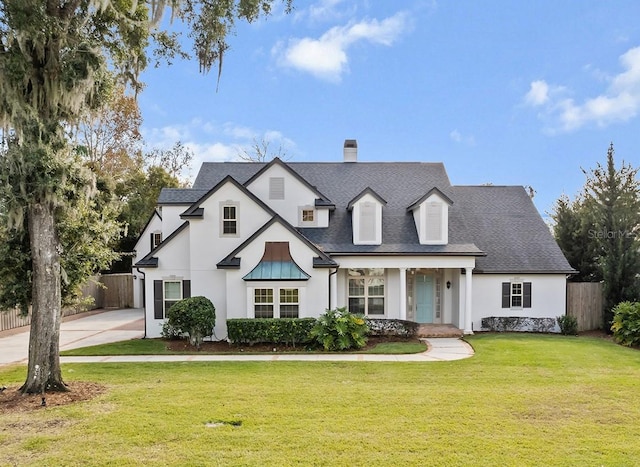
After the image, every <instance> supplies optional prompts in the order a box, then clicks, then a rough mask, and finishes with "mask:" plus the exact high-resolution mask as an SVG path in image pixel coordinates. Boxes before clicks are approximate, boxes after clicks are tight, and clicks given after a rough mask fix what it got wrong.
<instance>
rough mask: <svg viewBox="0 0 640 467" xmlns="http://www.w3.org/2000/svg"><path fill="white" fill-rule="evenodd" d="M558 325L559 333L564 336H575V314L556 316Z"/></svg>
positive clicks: (576, 323)
mask: <svg viewBox="0 0 640 467" xmlns="http://www.w3.org/2000/svg"><path fill="white" fill-rule="evenodd" d="M556 319H557V320H558V326H560V334H564V335H565V336H577V335H578V320H577V319H576V317H575V316H569V315H564V316H558V318H556Z"/></svg>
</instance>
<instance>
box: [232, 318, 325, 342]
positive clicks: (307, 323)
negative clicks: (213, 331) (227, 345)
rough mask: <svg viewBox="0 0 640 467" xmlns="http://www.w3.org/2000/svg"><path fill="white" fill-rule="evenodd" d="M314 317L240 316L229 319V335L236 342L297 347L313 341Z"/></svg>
mask: <svg viewBox="0 0 640 467" xmlns="http://www.w3.org/2000/svg"><path fill="white" fill-rule="evenodd" d="M315 322H316V320H315V319H314V318H239V319H228V320H227V337H228V339H229V341H231V342H233V343H234V344H249V345H253V344H258V343H270V344H283V345H290V346H292V347H295V346H296V345H297V344H308V343H309V342H311V337H310V336H309V332H310V331H311V329H312V328H313V326H314V324H315Z"/></svg>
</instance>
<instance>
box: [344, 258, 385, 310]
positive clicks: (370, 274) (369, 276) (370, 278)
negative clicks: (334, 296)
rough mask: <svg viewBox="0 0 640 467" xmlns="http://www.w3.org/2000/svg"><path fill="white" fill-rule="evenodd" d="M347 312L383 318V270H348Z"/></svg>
mask: <svg viewBox="0 0 640 467" xmlns="http://www.w3.org/2000/svg"><path fill="white" fill-rule="evenodd" d="M348 281H349V283H348V293H349V311H350V312H351V313H360V314H363V315H366V316H384V269H382V268H370V269H349V271H348Z"/></svg>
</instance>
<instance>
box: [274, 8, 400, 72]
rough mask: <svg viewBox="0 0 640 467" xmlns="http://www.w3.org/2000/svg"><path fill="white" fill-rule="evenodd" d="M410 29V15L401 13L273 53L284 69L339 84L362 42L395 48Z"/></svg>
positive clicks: (281, 46) (336, 30)
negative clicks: (350, 53)
mask: <svg viewBox="0 0 640 467" xmlns="http://www.w3.org/2000/svg"><path fill="white" fill-rule="evenodd" d="M410 25H411V21H410V17H409V15H408V14H407V13H406V12H399V13H396V14H395V15H393V16H390V17H389V18H385V19H384V20H382V21H378V20H377V19H373V20H362V21H360V22H358V23H350V24H348V25H346V26H336V27H333V28H331V29H329V30H328V31H327V32H325V33H324V34H323V35H322V36H321V37H320V38H319V39H314V38H309V37H305V38H302V39H291V40H290V41H289V42H288V43H287V45H286V46H285V45H284V44H283V43H280V44H278V45H276V47H274V49H273V51H272V53H273V54H274V55H275V56H276V57H277V59H278V63H279V64H280V65H282V66H285V67H290V68H295V69H298V70H301V71H304V72H307V73H311V74H312V75H314V76H316V77H318V78H321V79H326V80H328V81H333V82H338V81H340V78H341V76H342V74H343V73H344V72H345V71H346V70H347V66H348V62H349V59H348V56H347V51H348V49H349V47H351V46H352V45H353V44H355V43H357V42H360V41H365V42H370V43H373V44H381V45H385V46H391V45H393V43H394V42H395V41H396V40H397V39H398V38H399V37H400V35H401V34H402V33H404V32H406V31H407V30H408V29H410Z"/></svg>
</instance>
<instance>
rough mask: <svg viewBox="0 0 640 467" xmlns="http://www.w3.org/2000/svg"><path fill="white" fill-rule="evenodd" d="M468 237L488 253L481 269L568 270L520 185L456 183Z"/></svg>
mask: <svg viewBox="0 0 640 467" xmlns="http://www.w3.org/2000/svg"><path fill="white" fill-rule="evenodd" d="M453 188H454V193H455V194H454V199H455V200H457V202H458V203H459V204H460V205H461V206H463V207H464V208H463V210H464V217H465V220H466V224H467V228H468V232H469V234H470V235H471V240H472V241H473V242H474V243H475V244H476V245H478V247H480V248H481V249H482V250H483V251H484V252H486V253H487V256H486V257H485V258H478V260H477V261H476V268H477V269H478V270H479V271H482V272H519V271H522V272H530V273H535V272H539V273H542V272H567V273H569V272H571V271H572V268H571V266H570V265H569V263H568V261H567V260H566V258H565V257H564V255H563V254H562V251H561V250H560V247H559V246H558V244H557V243H556V241H555V239H554V238H553V235H552V234H551V231H550V229H549V227H548V226H547V225H546V224H545V222H544V221H543V220H542V217H540V214H539V213H538V210H537V209H536V207H535V206H534V204H533V201H532V200H531V198H530V197H529V195H527V192H526V191H525V189H524V187H521V186H455V187H453Z"/></svg>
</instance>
